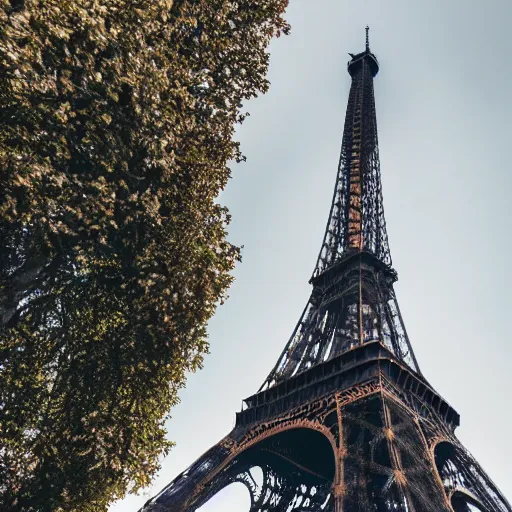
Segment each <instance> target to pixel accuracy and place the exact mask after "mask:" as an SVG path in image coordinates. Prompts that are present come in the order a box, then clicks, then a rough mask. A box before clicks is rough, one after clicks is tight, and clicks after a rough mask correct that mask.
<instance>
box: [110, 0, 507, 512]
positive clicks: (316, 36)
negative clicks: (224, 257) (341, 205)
mask: <svg viewBox="0 0 512 512" xmlns="http://www.w3.org/2000/svg"><path fill="white" fill-rule="evenodd" d="M290 4H291V5H290V7H289V9H288V15H287V18H288V20H289V21H290V23H291V24H292V34H291V35H290V36H289V37H281V38H280V39H278V40H276V41H275V42H274V43H273V44H272V46H271V55H272V58H271V69H270V80H271V82H272V86H271V89H270V92H269V93H268V94H267V95H265V96H264V97H261V98H259V99H257V100H254V101H251V102H250V103H248V104H247V105H246V107H247V109H248V110H249V111H250V112H251V117H250V118H248V119H247V121H246V123H245V124H244V126H243V127H242V128H241V129H240V130H239V133H238V137H239V139H240V141H241V142H242V147H243V150H244V152H245V154H246V155H247V163H245V164H242V165H238V166H236V167H235V168H234V172H233V174H234V178H233V180H232V181H231V182H230V184H229V185H228V187H227V190H226V191H225V192H224V193H223V194H222V196H221V201H222V202H223V203H224V204H226V205H227V206H228V207H229V208H230V210H231V213H232V215H233V222H232V224H231V227H230V230H229V231H230V239H231V241H233V242H234V243H236V244H237V245H243V246H244V249H243V262H242V264H240V265H239V266H238V268H237V270H236V282H235V283H234V285H233V286H232V288H231V291H230V299H229V301H228V302H227V303H226V304H225V305H224V306H222V307H221V308H220V309H219V310H218V312H217V314H216V316H215V318H214V319H213V320H212V321H211V322H210V328H209V332H210V341H211V354H210V355H209V356H208V357H206V360H205V367H204V369H203V370H202V371H201V372H199V373H197V374H195V375H192V376H191V377H190V378H189V381H188V385H187V388H186V389H185V390H184V391H183V392H182V393H181V399H182V403H181V404H180V405H179V406H178V407H176V408H175V409H174V411H173V418H172V419H171V420H170V422H169V423H168V431H169V438H170V439H172V440H174V441H176V443H177V446H176V448H174V449H173V450H172V452H171V453H170V455H169V456H168V457H167V458H166V459H165V460H164V461H163V466H162V470H161V472H160V473H159V475H158V478H156V479H155V484H154V486H153V487H152V488H149V489H147V491H146V493H145V494H144V495H141V496H138V497H129V498H127V499H126V500H124V501H122V502H119V503H117V504H116V505H114V506H112V507H111V511H112V512H114V511H115V512H121V511H127V512H130V511H133V512H135V511H137V510H138V509H139V508H140V507H141V506H142V505H143V503H144V502H145V501H146V500H147V499H149V497H150V496H152V495H153V494H155V493H156V492H158V491H159V490H160V489H161V488H162V487H163V486H164V485H165V484H166V483H168V482H169V481H171V480H172V479H173V478H174V477H175V476H176V475H177V474H178V473H180V472H181V471H183V470H184V469H185V468H186V467H188V466H189V465H190V464H191V463H192V462H193V461H194V460H195V459H196V458H197V457H199V456H200V455H201V454H202V453H203V452H204V451H205V450H207V449H208V448H210V447H211V446H212V445H213V444H215V443H216V442H217V441H219V440H220V439H221V438H222V437H223V436H224V435H226V434H227V433H228V432H229V431H230V430H231V429H232V427H233V426H234V419H235V411H237V410H240V407H241V401H242V399H243V398H245V397H247V396H250V395H251V394H253V393H254V392H256V391H257V389H258V388H259V386H260V385H261V383H262V382H263V381H264V379H265V377H266V376H267V374H268V372H269V371H270V370H271V369H272V367H273V366H274V364H275V362H276V360H277V358H278V356H279V354H280V353H281V351H282V349H283V348H284V345H285V343H286V341H287V340H288V338H289V336H290V334H291V332H292V330H293V328H294V326H295V324H296V322H297V320H298V318H299V316H300V314H301V312H302V309H303V307H304V305H305V303H306V301H307V300H308V297H309V294H310V285H309V284H308V279H309V277H310V276H311V272H312V270H313V267H314V264H315V261H316V256H317V254H318V250H319V248H320V244H321V241H322V236H323V231H324V227H325V222H326V220H327V215H328V212H329V207H330V201H331V197H332V188H333V185H334V180H335V175H336V167H337V162H338V157H339V151H340V144H341V136H342V129H343V121H344V115H345V108H346V102H347V99H348V92H349V88H350V77H349V75H348V73H347V72H346V62H347V60H348V55H347V52H354V53H357V52H360V51H362V50H363V49H364V27H365V25H366V24H369V25H370V27H371V29H370V44H371V49H372V51H373V52H374V53H375V54H376V55H377V58H378V59H379V62H380V65H381V68H380V72H379V74H378V75H377V77H376V79H375V94H376V103H377V121H378V127H379V145H380V159H381V171H382V181H383V190H384V205H385V213H386V220H387V227H388V234H389V239H390V246H391V255H392V257H393V264H394V267H395V269H396V270H397V271H398V276H399V281H398V283H397V284H396V292H397V295H398V301H399V304H400V307H401V310H402V315H403V317H404V321H405V324H406V327H407V330H408V333H409V337H410V339H411V342H412V345H413V348H414V350H415V352H416V356H417V359H418V362H419V365H420V368H421V370H422V372H423V374H424V375H425V377H426V378H427V379H428V380H429V382H430V383H431V384H432V385H433V386H434V387H435V389H437V391H438V392H439V393H440V394H441V395H442V396H443V397H444V398H445V399H446V400H447V401H448V402H449V403H450V404H451V405H452V406H453V407H454V408H455V409H456V410H457V411H458V412H459V413H460V415H461V426H460V427H459V429H458V430H457V434H458V437H459V439H460V440H461V441H462V442H463V444H464V445H465V446H466V447H467V448H468V449H469V450H470V451H471V452H472V453H473V455H474V456H475V457H476V459H477V460H478V461H479V462H480V464H481V465H482V466H483V468H484V470H486V471H487V473H488V474H489V475H490V477H491V478H492V479H493V480H494V482H495V483H496V484H497V486H498V487H499V488H500V489H501V491H502V492H503V493H504V495H505V497H507V498H508V499H509V500H512V478H511V476H510V475H511V473H512V471H511V470H512V437H511V436H510V435H509V434H510V432H511V429H512V412H511V411H512V407H511V406H512V399H511V391H510V389H509V388H510V377H511V356H512V349H511V341H512V340H511V335H510V334H511V325H510V323H511V319H512V293H511V290H512V267H511V265H510V260H511V252H512V242H511V234H512V221H511V219H512V213H511V210H512V198H511V194H512V170H511V165H510V159H511V150H512V138H511V135H512V129H511V126H510V124H511V120H512V71H511V65H510V58H511V54H512V32H511V26H512V1H511V0H489V1H486V2H485V1H477V0H449V1H446V0H428V1H415V2H411V1H410V0H385V1H383V0H375V1H370V0H366V1H364V0H350V1H348V0H290ZM248 509H249V498H248V494H247V491H246V489H245V488H244V487H243V486H242V485H241V484H235V485H233V486H232V488H228V489H227V490H225V491H223V492H222V493H221V494H220V495H218V496H217V497H216V499H214V500H212V501H210V502H209V503H208V504H207V505H205V506H204V507H203V508H202V509H201V512H243V511H244V510H248Z"/></svg>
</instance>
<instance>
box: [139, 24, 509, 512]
mask: <svg viewBox="0 0 512 512" xmlns="http://www.w3.org/2000/svg"><path fill="white" fill-rule="evenodd" d="M350 55H351V60H350V61H349V63H348V72H349V74H350V76H351V77H352V85H351V88H350V95H349V99H348V106H347V112H346V118H345V126H344V133H343V142H342V148H341V157H340V161H339V167H338V173H337V177H336V185H335V188H334V195H333V200H332V205H331V210H330V213H329V220H328V222H327V228H326V231H325V235H324V239H323V243H322V247H321V250H320V254H319V256H318V260H317V263H316V267H315V270H314V272H313V276H312V278H311V280H310V284H311V285H312V288H313V289H312V292H311V296H310V298H309V301H308V303H307V305H306V308H305V309H304V312H303V313H302V316H301V317H300V320H299V322H298V324H297V326H296V328H295V330H294V332H293V334H292V336H291V338H290V340H289V341H288V343H287V345H286V347H285V349H284V350H283V352H282V354H281V356H280V357H279V359H278V361H277V364H276V365H275V367H274V368H273V369H272V371H271V372H270V374H269V375H268V377H267V378H266V379H265V382H264V383H263V385H262V387H261V388H260V390H259V391H258V392H257V393H256V394H255V395H253V396H251V397H249V398H247V399H246V400H244V409H243V410H242V411H241V412H239V413H237V415H236V424H235V427H234V429H233V430H232V431H231V432H230V433H229V434H228V435H227V436H226V437H225V438H224V439H222V440H221V441H220V442H219V443H218V444H216V445H215V446H214V447H212V448H211V449H210V450H208V451H207V452H206V453H205V454H204V455H203V456H202V457H200V458H199V459H198V460H197V461H196V462H194V464H192V466H190V467H189V468H188V469H187V470H186V471H184V472H183V473H181V474H180V475H179V476H178V477H176V479H175V480H174V481H173V482H171V483H170V484H169V485H168V486H167V487H165V488H164V489H163V490H162V491H161V492H160V493H159V494H158V495H157V496H156V497H154V498H153V499H151V500H149V502H148V503H146V505H145V506H144V507H143V509H142V510H143V511H144V512H157V511H158V512H163V511H171V512H185V511H187V512H188V511H190V512H191V511H194V510H197V509H198V508H199V507H201V505H203V504H204V503H205V502H207V501H208V500H209V499H210V498H211V497H212V496H214V495H215V494H216V493H217V492H219V491H220V490H221V489H223V488H224V487H226V486H227V485H229V484H231V483H233V482H241V483H243V484H245V486H246V487H247V489H248V491H249V494H250V499H251V505H250V512H271V511H272V512H306V511H308V512H309V511H311V512H313V511H314V512H319V511H325V512H341V511H347V512H358V511H378V512H384V511H386V512H387V511H396V512H448V511H455V512H470V511H481V512H512V508H511V507H510V504H509V503H508V502H507V500H506V499H505V498H504V497H503V496H502V494H501V493H500V491H499V490H498V489H497V488H496V486H495V485H494V484H493V482H492V481H491V479H490V478H489V477H488V476H487V475H486V474H485V472H484V471H483V470H482V468H481V467H480V466H479V464H478V463H477V462H476V460H475V459H474V458H473V457H472V456H471V455H470V453H469V452H468V451H467V450H466V449H465V448H464V447H463V446H462V445H461V443H460V442H459V441H458V440H457V438H456V437H455V434H454V431H455V429H456V427H457V426H458V425H459V415H458V414H457V412H456V411H455V410H454V409H453V408H452V407H451V406H450V405H449V404H448V403H447V402H446V401H445V400H444V399H443V398H442V397H441V396H440V395H439V394H438V393H437V392H436V391H435V390H434V389H433V388H432V386H430V384H429V383H428V381H427V380H426V379H425V377H424V376H423V374H422V373H421V370H420V368H419V366H418V362H417V361H416V358H415V356H414V352H413V350H412V347H411V344H410V342H409V338H408V336H407V331H406V329H405V325H404V322H403V319H402V316H401V314H400V309H399V307H398V303H397V300H396V297H395V293H394V291H393V283H394V282H395V281H396V280H397V274H396V272H395V270H393V268H392V266H391V255H390V251H389V245H388V237H387V234H386V223H385V220H384V209H383V201H382V188H381V179H380V163H379V149H378V141H377V120H376V113H375V100H374V91H373V79H374V77H375V75H376V74H377V72H378V71H379V64H378V61H377V59H376V57H375V55H374V54H373V53H371V51H370V48H369V42H368V27H367V28H366V49H365V51H363V52H361V53H359V54H357V55H352V54H350ZM255 468H260V470H261V471H260V473H259V474H260V475H262V478H261V482H258V481H257V479H256V478H255V476H254V475H255ZM258 471H259V470H258Z"/></svg>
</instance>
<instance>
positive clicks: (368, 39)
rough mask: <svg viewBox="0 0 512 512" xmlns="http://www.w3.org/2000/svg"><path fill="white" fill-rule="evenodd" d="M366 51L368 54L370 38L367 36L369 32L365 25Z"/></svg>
mask: <svg viewBox="0 0 512 512" xmlns="http://www.w3.org/2000/svg"><path fill="white" fill-rule="evenodd" d="M365 30H366V51H367V52H369V51H370V37H369V35H368V32H369V31H370V27H369V26H368V25H366V28H365Z"/></svg>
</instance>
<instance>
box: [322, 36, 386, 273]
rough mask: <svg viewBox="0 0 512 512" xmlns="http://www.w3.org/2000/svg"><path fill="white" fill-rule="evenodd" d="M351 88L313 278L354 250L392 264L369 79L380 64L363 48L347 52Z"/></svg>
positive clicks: (373, 104)
mask: <svg viewBox="0 0 512 512" xmlns="http://www.w3.org/2000/svg"><path fill="white" fill-rule="evenodd" d="M349 55H350V56H351V57H352V58H351V60H350V61H349V62H348V65H347V67H348V72H349V74H350V76H351V77H352V85H351V87H350V94H349V99H348V105H347V112H346V116H345V126H344V131H343V141H342V147H341V155H340V161H339V166H338V173H337V178H336V184H335V187H334V195H333V200H332V204H331V210H330V213H329V220H328V222H327V227H326V230H325V235H324V239H323V242H322V247H321V250H320V254H319V255H318V260H317V264H316V267H315V271H314V273H313V277H317V276H318V275H320V274H322V273H323V272H324V271H326V270H328V269H329V268H330V267H332V266H333V265H334V264H336V263H338V262H339V261H340V260H341V259H343V257H345V256H348V255H350V254H351V253H354V252H357V251H366V252H370V253H372V254H373V255H374V256H375V257H377V258H378V259H379V260H380V261H381V262H382V263H384V264H385V265H391V254H390V252H389V245H388V236H387V232H386V222H385V219H384V207H383V201H382V185H381V177H380V161H379V145H378V138H377V117H376V113H375V98H374V91H373V79H374V77H375V75H376V74H377V73H378V71H379V63H378V61H377V58H376V57H375V55H374V54H373V53H371V52H370V47H369V42H368V28H367V32H366V49H365V51H364V52H361V53H358V54H357V55H353V54H349Z"/></svg>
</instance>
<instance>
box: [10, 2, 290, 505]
mask: <svg viewBox="0 0 512 512" xmlns="http://www.w3.org/2000/svg"><path fill="white" fill-rule="evenodd" d="M0 3H1V9H0V239H1V247H2V250H1V254H0V500H1V504H2V507H1V508H2V510H24V511H35V510H37V511H49V510H52V511H64V510H73V511H100V510H106V507H107V505H108V503H110V502H112V501H113V500H114V499H117V498H121V497H122V496H124V495H125V494H126V493H127V492H135V491H137V489H139V488H141V487H142V486H145V485H147V484H148V483H149V482H150V480H151V477H152V475H153V474H154V473H155V471H156V470H157V469H158V467H159V465H158V457H159V456H160V455H161V454H162V453H167V451H168V450H169V448H170V447H171V445H172V443H170V442H168V441H167V440H166V439H165V430H164V427H163V423H164V420H165V419H166V418H167V417H168V414H169V410H170V409H171V407H172V406H173V405H174V404H176V402H177V391H178V390H179V389H180V388H181V387H182V386H183V385H184V381H185V374H186V372H189V371H194V370H195V369H197V368H199V367H200V366H201V363H202V356H203V354H204V353H206V352H207V350H208V341H207V335H206V323H207V321H208V319H209V318H210V317H211V316H212V314H213V313H214V311H215V307H216V305H217V304H218V303H219V302H220V303H222V301H223V300H224V299H225V297H226V290H227V288H228V286H229V284H230V282H231V280H232V277H231V276H230V271H231V270H232V268H233V266H234V264H235V263H236V261H237V260H238V259H239V250H238V248H236V247H234V246H232V245H231V244H230V243H229V242H228V241H227V240H226V226H227V224H228V222H229V214H228V212H227V210H226V209H225V208H224V207H222V206H220V205H219V204H217V203H216V200H215V198H216V197H217V195H218V193H219V191H220V190H221V189H222V188H223V187H224V186H225V184H226V182H227V180H228V178H229V177H230V169H229V167H228V165H229V162H230V161H233V160H235V161H240V160H242V159H243V158H244V157H243V156H242V154H241V153H240V148H239V146H238V144H237V143H236V142H235V141H233V131H234V127H235V125H236V123H240V122H242V121H243V120H244V118H245V116H246V114H244V113H243V112H242V110H241V108H242V102H243V101H244V100H246V99H248V98H251V97H254V96H256V95H257V94H258V93H260V92H264V91H266V90H267V88H268V85H269V84H268V81H267V79H266V73H267V68H268V54H267V52H266V49H267V47H268V44H269V41H270V40H271V38H272V37H273V36H276V35H279V34H280V33H283V32H284V33H286V32H287V31H288V26H287V25H286V23H285V21H284V20H283V18H282V15H283V12H284V9H285V7H286V3H287V0H175V1H174V2H173V1H172V0H10V1H8V0H0Z"/></svg>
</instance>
